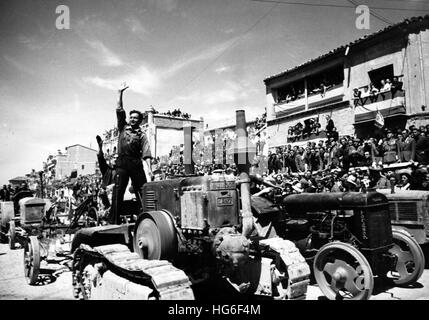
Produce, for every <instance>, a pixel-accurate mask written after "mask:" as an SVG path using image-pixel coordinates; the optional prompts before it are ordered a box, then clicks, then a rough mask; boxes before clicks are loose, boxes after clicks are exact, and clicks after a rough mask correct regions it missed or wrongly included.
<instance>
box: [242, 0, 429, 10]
mask: <svg viewBox="0 0 429 320" xmlns="http://www.w3.org/2000/svg"><path fill="white" fill-rule="evenodd" d="M250 1H251V2H265V3H276V4H286V5H298V6H299V5H300V6H310V7H333V8H355V7H354V6H349V5H344V4H326V3H325V4H320V3H308V2H307V3H304V2H291V1H278V0H250ZM370 8H371V9H377V10H396V11H413V12H416V11H429V8H420V9H404V8H392V7H370Z"/></svg>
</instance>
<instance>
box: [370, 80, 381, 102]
mask: <svg viewBox="0 0 429 320" xmlns="http://www.w3.org/2000/svg"><path fill="white" fill-rule="evenodd" d="M379 92H380V91H379V90H378V89H377V88H376V87H375V86H374V84H373V83H372V82H371V83H370V84H369V99H370V100H371V102H374V101H375V100H377V95H378V93H379Z"/></svg>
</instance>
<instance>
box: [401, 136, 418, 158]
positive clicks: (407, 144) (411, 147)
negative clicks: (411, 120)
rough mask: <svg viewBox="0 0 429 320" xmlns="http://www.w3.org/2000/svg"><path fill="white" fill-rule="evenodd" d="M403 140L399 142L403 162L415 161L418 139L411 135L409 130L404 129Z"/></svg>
mask: <svg viewBox="0 0 429 320" xmlns="http://www.w3.org/2000/svg"><path fill="white" fill-rule="evenodd" d="M402 137H403V141H402V142H400V144H399V152H400V157H399V158H400V160H401V162H407V161H414V160H415V157H416V140H415V139H414V138H413V137H412V135H410V132H409V130H407V129H404V130H402Z"/></svg>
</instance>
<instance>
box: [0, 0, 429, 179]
mask: <svg viewBox="0 0 429 320" xmlns="http://www.w3.org/2000/svg"><path fill="white" fill-rule="evenodd" d="M280 2H293V4H286V3H280ZM299 3H301V4H299ZM352 3H355V4H366V5H368V6H369V8H370V10H371V12H372V13H374V14H375V15H377V16H378V17H375V16H371V17H370V29H369V30H359V29H357V28H356V23H355V22H356V19H357V17H358V14H356V12H355V7H354V6H353V4H352ZM60 5H65V6H67V7H68V8H69V17H70V20H69V21H70V25H69V27H70V28H69V29H58V28H57V27H56V21H57V19H58V18H59V16H60V14H61V13H62V12H60V11H57V12H56V9H57V7H58V6H60ZM372 8H377V9H372ZM382 8H383V9H382ZM425 14H429V3H427V1H426V0H373V1H366V2H364V1H363V0H351V1H349V0H326V1H320V0H294V1H290V0H279V1H272V0H258V1H252V0H140V1H137V0H122V1H113V0H91V1H88V0H73V1H66V0H61V1H57V0H28V1H24V0H1V1H0V184H2V185H3V184H6V183H8V180H9V179H11V178H14V177H16V176H21V175H25V174H26V173H29V172H30V171H31V169H35V170H40V169H42V163H43V161H46V159H47V157H48V156H49V155H50V154H56V152H57V150H62V151H64V149H65V147H67V146H70V145H74V144H82V145H85V146H88V147H92V148H95V146H96V140H95V136H96V135H97V134H100V135H101V134H102V133H103V132H104V131H105V130H107V129H110V128H112V127H113V126H114V125H115V120H116V119H115V117H116V115H115V108H116V99H117V88H118V87H119V85H120V84H121V83H122V82H126V83H127V84H128V85H129V86H130V88H129V90H127V91H126V92H125V94H124V107H125V109H126V110H127V111H129V110H131V109H138V110H141V111H145V110H147V109H148V107H149V106H153V107H154V108H155V109H157V110H158V111H160V112H166V111H167V110H173V109H175V108H180V109H181V110H182V111H183V112H188V113H190V114H191V115H192V118H197V119H198V118H200V117H203V118H204V121H205V123H206V124H208V126H209V127H216V126H223V125H228V124H233V123H234V121H235V110H237V109H244V110H245V111H246V118H247V119H248V120H251V119H254V118H255V117H256V116H259V115H261V114H262V113H263V112H264V108H265V106H266V96H265V86H264V83H263V80H264V79H265V78H267V77H269V76H271V75H273V74H277V73H280V72H281V71H284V70H286V69H289V68H292V67H294V66H296V65H299V64H301V63H304V62H306V61H307V60H309V59H312V58H315V57H317V56H319V55H321V54H324V53H326V52H328V51H329V50H331V49H334V48H337V47H339V46H341V45H345V44H347V43H349V42H351V41H354V40H355V39H357V38H359V37H361V36H363V35H365V34H370V33H373V32H376V31H378V30H380V29H383V28H385V27H387V26H388V22H386V21H390V22H393V23H397V22H400V21H402V20H403V19H405V18H408V17H413V16H421V15H425Z"/></svg>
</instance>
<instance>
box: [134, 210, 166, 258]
mask: <svg viewBox="0 0 429 320" xmlns="http://www.w3.org/2000/svg"><path fill="white" fill-rule="evenodd" d="M134 251H135V252H137V253H138V254H139V255H140V256H141V257H142V258H144V259H149V260H155V259H160V257H161V236H160V234H159V229H158V227H157V225H156V224H155V221H153V219H151V218H150V217H149V216H147V217H145V218H143V219H142V220H141V221H140V222H139V224H138V226H137V229H136V232H135V236H134Z"/></svg>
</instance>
